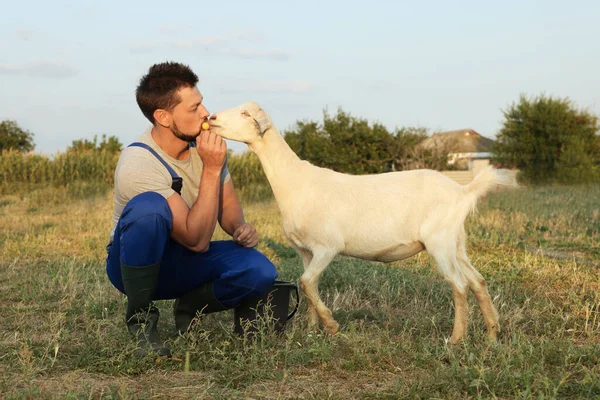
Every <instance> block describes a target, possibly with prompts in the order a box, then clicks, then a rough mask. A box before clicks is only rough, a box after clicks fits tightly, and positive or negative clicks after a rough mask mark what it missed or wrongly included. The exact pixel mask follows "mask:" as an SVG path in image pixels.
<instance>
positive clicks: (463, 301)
mask: <svg viewBox="0 0 600 400" xmlns="http://www.w3.org/2000/svg"><path fill="white" fill-rule="evenodd" d="M446 237H447V236H446ZM445 244H446V241H443V240H442V241H438V242H437V246H436V244H435V243H426V246H427V249H428V251H429V253H430V254H431V255H432V256H433V258H434V259H435V261H436V263H437V266H438V269H439V271H440V273H441V274H442V275H443V276H444V279H446V281H447V282H449V283H450V286H452V295H453V297H454V327H453V329H452V336H451V337H450V343H452V344H454V343H458V342H459V341H461V340H462V339H464V338H465V336H466V335H467V319H468V314H469V303H468V298H467V296H468V294H469V287H468V284H467V278H466V277H465V275H464V273H463V271H462V269H461V266H460V264H459V263H458V260H457V259H456V253H455V252H454V249H452V250H451V251H448V250H447V247H444V245H445ZM437 249H440V250H437Z"/></svg>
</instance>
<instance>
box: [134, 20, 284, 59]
mask: <svg viewBox="0 0 600 400" xmlns="http://www.w3.org/2000/svg"><path fill="white" fill-rule="evenodd" d="M159 29H160V31H161V33H163V34H165V35H173V34H174V33H175V32H174V29H171V28H170V27H169V26H164V25H163V27H161V28H159ZM263 42H265V37H264V34H263V32H262V31H260V30H258V29H249V30H245V31H234V32H231V33H230V34H227V35H224V36H196V37H191V38H187V37H186V38H183V39H179V40H174V39H168V40H157V41H152V42H138V43H131V44H130V45H129V52H130V53H131V54H149V53H152V52H155V51H161V50H165V49H173V48H179V49H198V50H202V51H204V52H205V53H206V54H207V55H214V56H217V57H235V58H243V59H249V60H251V59H254V60H256V59H265V60H272V61H287V60H289V59H290V57H291V55H290V53H288V52H285V51H282V50H272V49H266V50H263V49H259V50H256V49H252V48H248V44H250V43H253V44H255V45H256V44H261V47H265V46H264V43H263Z"/></svg>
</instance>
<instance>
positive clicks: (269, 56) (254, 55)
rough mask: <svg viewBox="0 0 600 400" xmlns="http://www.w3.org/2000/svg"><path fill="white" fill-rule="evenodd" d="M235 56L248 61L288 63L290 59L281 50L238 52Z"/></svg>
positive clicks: (287, 54)
mask: <svg viewBox="0 0 600 400" xmlns="http://www.w3.org/2000/svg"><path fill="white" fill-rule="evenodd" d="M234 55H236V56H238V57H240V58H247V59H266V60H273V61H287V60H289V59H290V54H289V53H286V52H284V51H281V50H267V51H260V50H245V49H243V50H236V51H235V53H234Z"/></svg>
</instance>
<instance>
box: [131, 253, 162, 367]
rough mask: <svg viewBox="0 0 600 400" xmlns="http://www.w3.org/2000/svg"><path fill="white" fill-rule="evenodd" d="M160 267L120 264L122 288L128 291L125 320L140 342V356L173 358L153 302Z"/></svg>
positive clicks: (154, 265) (138, 351) (135, 338)
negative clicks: (165, 341) (159, 329)
mask: <svg viewBox="0 0 600 400" xmlns="http://www.w3.org/2000/svg"><path fill="white" fill-rule="evenodd" d="M159 270H160V263H158V264H153V265H149V266H147V267H130V266H128V265H125V264H123V263H121V275H122V278H123V287H124V288H125V293H126V294H127V310H126V312H125V322H126V324H127V330H128V331H129V333H130V334H131V335H132V336H133V338H134V340H136V341H137V346H138V348H137V350H136V355H137V356H138V357H145V356H146V355H148V354H149V353H155V354H156V355H158V356H167V357H171V350H170V349H169V348H168V347H165V345H164V343H163V342H162V340H161V339H160V337H159V336H158V332H157V331H156V327H157V324H158V317H159V312H158V308H156V306H155V305H154V303H152V297H153V296H154V291H155V290H156V282H157V280H158V272H159Z"/></svg>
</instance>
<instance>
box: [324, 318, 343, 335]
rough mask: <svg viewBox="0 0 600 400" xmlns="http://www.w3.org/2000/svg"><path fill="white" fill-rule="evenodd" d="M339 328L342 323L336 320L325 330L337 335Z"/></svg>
mask: <svg viewBox="0 0 600 400" xmlns="http://www.w3.org/2000/svg"><path fill="white" fill-rule="evenodd" d="M339 330H340V324H338V323H337V322H335V321H333V322H330V323H329V324H327V326H326V327H325V332H327V333H328V334H330V335H335V334H336V333H338V331H339Z"/></svg>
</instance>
